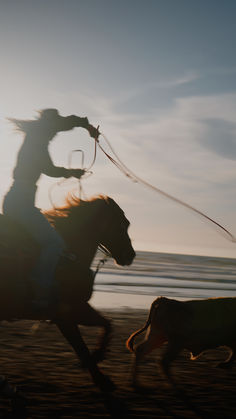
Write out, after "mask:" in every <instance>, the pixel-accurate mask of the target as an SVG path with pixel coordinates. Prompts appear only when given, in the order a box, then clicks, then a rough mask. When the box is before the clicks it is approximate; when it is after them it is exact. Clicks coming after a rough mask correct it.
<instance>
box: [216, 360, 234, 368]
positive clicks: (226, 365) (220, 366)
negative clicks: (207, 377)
mask: <svg viewBox="0 0 236 419" xmlns="http://www.w3.org/2000/svg"><path fill="white" fill-rule="evenodd" d="M231 367H232V365H231V364H227V362H220V363H219V364H217V368H221V369H224V370H228V369H230V368H231Z"/></svg>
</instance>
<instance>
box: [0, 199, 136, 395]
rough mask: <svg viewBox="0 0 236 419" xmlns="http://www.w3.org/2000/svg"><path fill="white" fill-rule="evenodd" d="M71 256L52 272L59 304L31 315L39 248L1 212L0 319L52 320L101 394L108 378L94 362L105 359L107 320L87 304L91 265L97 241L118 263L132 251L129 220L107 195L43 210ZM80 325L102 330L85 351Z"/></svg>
mask: <svg viewBox="0 0 236 419" xmlns="http://www.w3.org/2000/svg"><path fill="white" fill-rule="evenodd" d="M43 213H44V215H45V217H46V218H47V219H48V221H49V222H50V223H51V224H52V225H53V226H54V228H55V229H56V230H57V231H58V232H59V234H60V235H61V236H62V237H63V239H64V240H65V242H66V244H67V249H68V252H69V253H70V252H71V254H73V255H74V256H75V260H72V261H69V262H68V259H67V258H63V257H62V258H61V259H60V262H59V263H58V267H57V269H56V273H55V283H56V287H57V288H56V289H57V293H58V298H59V303H58V305H57V308H56V313H55V311H54V312H53V313H52V312H51V310H50V309H48V310H45V312H44V313H37V312H36V313H35V310H33V308H32V306H31V300H32V292H33V291H34V292H35V290H33V288H32V282H33V281H32V280H30V273H31V270H32V267H33V266H34V263H35V259H36V257H37V255H38V254H39V252H40V249H39V247H38V245H37V244H36V243H35V242H34V241H33V239H32V237H30V236H29V235H28V233H27V232H26V231H25V230H24V229H23V228H22V227H20V226H19V225H18V224H16V223H14V222H13V220H11V219H9V218H8V217H6V216H4V215H2V214H0V321H2V320H7V321H12V320H22V319H25V320H26V319H27V320H51V321H52V322H53V323H54V324H56V326H57V327H58V329H59V330H60V332H61V333H62V335H63V336H64V337H65V339H66V340H67V341H68V343H69V344H70V345H71V346H72V348H73V349H74V351H75V353H76V354H77V356H78V357H79V358H80V360H81V363H82V365H83V366H84V367H86V368H87V369H88V371H89V372H90V374H91V377H92V380H93V382H94V384H95V385H96V386H98V387H99V388H100V390H101V391H103V392H108V391H112V390H114V388H115V386H114V384H113V382H112V381H111V379H110V378H109V377H108V376H106V375H104V374H103V372H102V371H101V369H100V368H99V366H98V363H99V362H100V361H102V360H103V359H104V357H105V353H106V349H107V346H108V343H109V340H110V333H111V324H110V321H109V320H108V319H106V318H105V317H103V316H102V315H101V314H100V313H99V312H98V311H96V310H95V309H94V308H93V307H92V306H91V305H90V304H89V299H90V297H91V295H92V292H93V284H94V274H93V271H92V270H91V269H90V266H91V263H92V261H93V259H94V257H95V254H96V252H97V249H98V247H99V245H101V246H102V247H103V248H105V249H106V250H107V251H108V252H109V253H110V255H111V256H112V258H113V259H114V261H115V262H116V263H117V264H118V265H121V266H125V265H130V264H131V263H132V262H133V259H134V257H135V251H134V249H133V247H132V243H131V240H130V237H129V234H128V228H129V225H130V223H129V221H128V220H127V218H126V217H125V214H124V212H123V211H122V209H121V208H120V207H119V206H118V204H117V203H116V202H115V201H114V200H113V199H112V198H110V197H107V196H103V195H99V196H95V197H92V198H91V199H89V200H82V199H79V198H76V197H73V196H69V197H68V198H67V200H66V203H65V205H64V206H62V207H59V208H55V209H52V210H49V211H44V212H43ZM79 325H84V326H97V327H101V328H102V330H103V333H102V336H101V340H100V345H99V346H98V348H97V350H95V351H94V353H90V352H89V350H88V348H87V346H86V344H85V342H84V340H83V338H82V336H81V333H80V329H79Z"/></svg>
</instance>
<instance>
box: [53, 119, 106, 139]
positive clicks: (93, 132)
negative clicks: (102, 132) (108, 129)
mask: <svg viewBox="0 0 236 419" xmlns="http://www.w3.org/2000/svg"><path fill="white" fill-rule="evenodd" d="M75 127H81V128H85V129H86V130H87V131H88V132H89V135H90V137H93V138H96V139H97V138H98V136H99V131H98V129H97V128H95V127H94V126H93V125H91V124H90V123H89V120H88V118H87V117H85V118H81V117H80V116H76V115H70V116H64V117H60V121H59V126H58V131H69V130H71V129H73V128H75Z"/></svg>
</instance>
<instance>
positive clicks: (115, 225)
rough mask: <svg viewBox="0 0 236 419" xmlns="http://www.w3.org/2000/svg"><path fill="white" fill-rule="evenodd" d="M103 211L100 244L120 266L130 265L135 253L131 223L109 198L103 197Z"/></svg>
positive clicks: (100, 220)
mask: <svg viewBox="0 0 236 419" xmlns="http://www.w3.org/2000/svg"><path fill="white" fill-rule="evenodd" d="M101 209H102V211H100V218H99V222H100V223H101V233H100V244H101V245H102V246H103V247H105V248H106V250H108V252H109V253H110V254H111V256H112V257H113V259H114V260H115V262H116V263H117V264H118V265H121V266H125V265H130V264H131V263H132V262H133V259H134V257H135V251H134V249H133V246H132V244H131V240H130V237H129V234H128V228H129V225H130V223H129V221H128V220H127V218H126V217H125V214H124V212H123V211H122V209H121V208H120V207H119V206H118V205H117V203H116V202H115V201H114V200H113V199H111V198H109V197H103V199H102V200H101Z"/></svg>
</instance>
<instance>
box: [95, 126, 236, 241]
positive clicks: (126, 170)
mask: <svg viewBox="0 0 236 419" xmlns="http://www.w3.org/2000/svg"><path fill="white" fill-rule="evenodd" d="M100 135H101V136H102V137H103V138H104V140H105V141H106V143H107V145H108V147H109V148H110V151H111V152H112V154H113V156H114V157H112V156H111V155H110V154H109V153H108V152H107V151H105V150H104V148H103V147H102V146H101V144H100V142H99V141H98V138H95V143H96V144H98V146H99V148H100V150H101V151H102V152H103V153H104V154H105V156H106V157H107V158H108V159H109V160H110V161H111V162H112V163H113V164H114V165H115V166H116V167H117V168H118V169H119V170H120V171H121V172H122V173H123V174H124V175H125V176H127V177H128V178H129V179H130V180H132V181H133V182H135V183H140V184H143V185H144V186H145V187H147V188H149V189H152V190H153V191H154V192H157V193H158V194H161V195H162V196H164V197H165V198H168V199H170V200H172V201H174V202H176V203H177V204H180V205H182V206H184V207H185V208H187V209H189V210H191V211H193V212H194V213H196V214H198V215H200V216H201V217H203V218H204V219H205V220H207V221H209V222H211V223H213V224H214V225H215V226H217V227H219V228H220V230H221V231H222V232H224V233H225V234H226V237H227V238H228V240H230V241H231V242H233V243H236V237H235V236H234V235H233V234H232V233H231V232H230V231H228V230H227V229H226V228H225V227H223V226H222V225H221V224H220V223H218V222H217V221H215V220H214V219H213V218H211V217H209V216H208V215H206V214H204V213H203V212H202V211H199V210H198V209H196V208H194V207H193V206H192V205H190V204H187V203H186V202H184V201H182V200H181V199H179V198H176V197H174V196H172V195H170V194H169V193H167V192H165V191H163V190H161V189H159V188H157V187H156V186H154V185H152V184H151V183H149V182H147V181H146V180H144V179H142V178H140V177H139V176H137V175H136V174H135V173H133V172H132V171H131V170H130V169H129V168H128V167H127V166H126V165H125V164H124V163H123V162H122V161H121V159H120V158H119V156H118V155H117V154H116V152H115V151H114V149H113V147H112V146H111V144H110V142H109V141H108V139H107V138H106V137H105V135H104V134H102V133H100ZM95 157H96V156H95ZM94 161H95V159H94ZM90 168H91V167H90Z"/></svg>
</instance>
